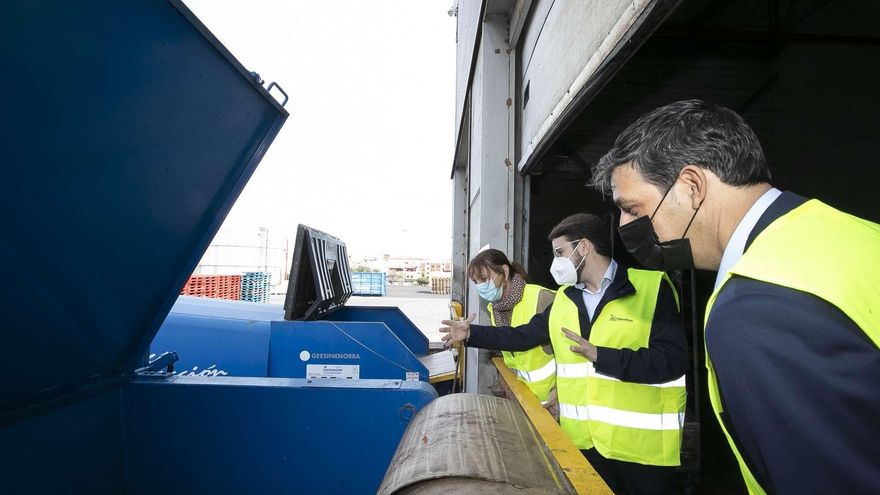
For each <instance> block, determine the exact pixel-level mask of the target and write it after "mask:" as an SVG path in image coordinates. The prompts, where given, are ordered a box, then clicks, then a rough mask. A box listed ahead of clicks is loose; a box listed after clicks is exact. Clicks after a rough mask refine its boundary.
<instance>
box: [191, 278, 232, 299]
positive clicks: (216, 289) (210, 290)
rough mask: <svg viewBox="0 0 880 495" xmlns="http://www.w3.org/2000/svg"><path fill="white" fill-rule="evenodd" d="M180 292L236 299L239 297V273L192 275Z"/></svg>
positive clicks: (198, 295) (197, 295)
mask: <svg viewBox="0 0 880 495" xmlns="http://www.w3.org/2000/svg"><path fill="white" fill-rule="evenodd" d="M180 293H181V294H182V295H184V296H196V297H212V298H214V299H231V300H234V301H237V300H238V299H239V298H240V297H241V275H193V276H191V277H190V278H189V279H188V280H187V281H186V284H184V286H183V288H182V289H181V290H180Z"/></svg>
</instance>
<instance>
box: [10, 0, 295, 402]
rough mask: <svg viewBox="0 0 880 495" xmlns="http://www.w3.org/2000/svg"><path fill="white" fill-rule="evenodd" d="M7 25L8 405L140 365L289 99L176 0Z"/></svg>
mask: <svg viewBox="0 0 880 495" xmlns="http://www.w3.org/2000/svg"><path fill="white" fill-rule="evenodd" d="M0 32H2V33H3V36H2V37H0V60H4V65H6V66H7V67H8V68H9V69H10V71H7V73H6V74H5V75H4V77H3V78H0V108H3V112H2V113H3V118H2V119H0V153H2V154H0V160H2V168H0V171H2V177H0V284H2V285H3V290H2V291H0V294H2V296H0V326H2V339H3V340H2V352H0V370H2V373H0V416H2V415H3V414H7V415H8V414H10V413H15V412H16V411H21V410H22V409H24V408H27V407H28V406H30V405H33V404H35V403H38V402H43V401H46V400H52V399H55V398H58V397H59V396H64V395H69V394H71V393H75V392H76V391H77V390H80V389H83V388H84V387H87V386H88V385H87V384H89V383H95V382H96V381H100V380H101V379H102V378H110V377H113V376H119V375H121V374H125V373H128V372H130V371H131V370H132V369H133V368H134V367H135V366H136V365H137V364H138V363H139V362H140V360H141V358H142V357H143V354H144V353H145V352H146V349H147V347H148V345H149V343H150V341H151V340H152V338H153V336H154V334H155V333H156V331H157V330H158V328H159V326H160V324H161V323H162V321H163V320H164V318H165V315H166V314H167V313H168V311H169V309H170V308H171V305H172V304H173V303H174V301H175V299H176V298H177V294H178V292H179V290H180V288H181V287H182V286H183V284H184V282H185V281H186V279H187V277H188V276H189V274H190V273H192V270H193V268H194V267H195V266H196V264H197V262H198V260H199V258H200V256H201V255H202V253H203V252H204V250H205V249H206V247H207V245H208V243H209V242H210V240H211V239H212V237H213V236H214V234H215V233H216V231H217V229H218V227H219V226H220V223H221V222H222V221H223V219H224V218H225V216H226V214H227V213H228V212H229V209H230V208H231V206H232V204H233V202H234V201H235V199H236V198H237V197H238V195H239V193H240V192H241V190H242V188H243V187H244V185H245V183H246V182H247V181H248V179H249V178H250V176H251V174H252V173H253V171H254V168H255V167H256V165H257V163H258V162H259V161H260V159H261V158H262V157H263V154H264V153H265V152H266V149H267V148H268V146H269V144H270V143H271V141H272V140H273V139H274V137H275V135H276V134H277V133H278V131H279V130H280V128H281V126H282V125H283V123H284V121H285V119H286V118H287V112H286V111H285V110H284V109H283V108H282V107H281V105H279V104H278V102H277V101H275V100H274V99H273V98H272V97H271V96H270V95H269V94H268V93H267V92H266V90H265V89H263V87H262V86H260V85H259V84H257V83H256V82H255V81H254V80H253V78H252V77H251V76H250V75H249V73H248V71H246V70H245V69H244V67H242V66H241V64H239V63H238V62H237V61H236V60H235V59H234V58H233V57H232V56H231V55H230V54H229V53H228V52H227V51H226V50H225V49H224V48H223V46H222V45H221V44H220V43H219V42H218V41H217V40H216V39H215V38H214V37H213V36H212V35H211V34H210V33H209V32H208V31H207V29H206V28H205V27H204V26H203V25H202V24H201V23H199V22H198V20H197V19H195V17H194V16H193V15H192V13H191V12H189V10H188V9H186V7H184V6H183V4H181V3H180V2H178V1H169V2H156V1H153V0H137V1H131V2H115V1H96V2H72V3H64V2H51V3H50V5H48V6H47V5H43V3H42V2H5V3H3V5H2V6H0Z"/></svg>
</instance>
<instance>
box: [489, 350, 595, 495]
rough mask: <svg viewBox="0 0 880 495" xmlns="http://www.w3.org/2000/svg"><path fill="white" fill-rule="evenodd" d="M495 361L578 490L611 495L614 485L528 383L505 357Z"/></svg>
mask: <svg viewBox="0 0 880 495" xmlns="http://www.w3.org/2000/svg"><path fill="white" fill-rule="evenodd" d="M492 362H493V363H495V367H496V368H497V369H498V374H499V375H500V376H501V379H502V380H504V383H505V384H506V385H507V388H508V389H510V391H511V393H513V396H514V398H515V399H516V402H517V403H518V404H519V405H520V406H521V407H522V408H523V411H525V413H526V416H528V417H529V420H530V421H531V422H532V424H533V425H534V426H535V429H536V430H537V431H538V434H539V435H541V439H542V440H543V441H544V444H545V445H546V446H547V450H549V451H550V454H551V455H553V458H554V459H555V460H556V463H557V464H559V467H560V468H561V469H562V471H563V472H564V473H565V475H566V476H567V477H568V481H569V482H570V483H571V485H572V486H573V487H574V489H575V491H576V492H577V493H579V494H582V495H598V494H602V495H612V492H611V489H610V488H608V485H606V484H605V481H603V480H602V477H601V476H599V473H597V472H596V470H595V469H593V466H591V465H590V463H589V462H587V459H586V458H584V456H583V454H581V451H580V450H578V448H577V447H575V446H574V444H573V443H572V442H571V440H570V439H569V438H568V435H566V434H565V432H564V431H562V429H561V428H560V427H559V424H558V423H557V422H556V420H554V419H553V416H551V415H550V413H549V412H547V410H546V409H544V406H542V405H541V402H540V401H539V400H538V398H537V397H535V394H533V393H532V391H531V390H529V387H528V386H526V384H525V383H523V382H521V381H520V380H519V379H518V378H517V377H516V375H514V374H513V371H511V370H510V368H508V367H507V365H505V364H504V360H503V359H502V358H494V359H492Z"/></svg>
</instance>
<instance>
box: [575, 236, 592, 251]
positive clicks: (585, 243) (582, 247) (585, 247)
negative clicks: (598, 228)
mask: <svg viewBox="0 0 880 495" xmlns="http://www.w3.org/2000/svg"><path fill="white" fill-rule="evenodd" d="M592 250H593V243H592V241H590V240H589V239H587V238H586V237H585V238H584V239H583V240H582V241H581V243H580V244H578V253H580V255H581V256H586V255H587V253H589V252H590V251H592Z"/></svg>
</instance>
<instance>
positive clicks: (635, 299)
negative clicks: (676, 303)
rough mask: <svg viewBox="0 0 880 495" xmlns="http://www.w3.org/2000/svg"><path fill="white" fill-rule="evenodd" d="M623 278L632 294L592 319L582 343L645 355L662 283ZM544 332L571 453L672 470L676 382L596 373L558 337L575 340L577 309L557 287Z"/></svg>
mask: <svg viewBox="0 0 880 495" xmlns="http://www.w3.org/2000/svg"><path fill="white" fill-rule="evenodd" d="M627 273H628V275H629V279H630V282H631V283H632V285H633V286H634V287H635V289H636V292H635V294H631V295H628V296H624V297H621V298H619V299H615V300H612V301H609V302H608V303H607V304H605V306H604V307H603V308H602V310H601V311H600V313H599V314H598V315H596V318H595V322H594V323H593V325H592V329H591V330H590V339H589V340H590V342H591V343H592V344H593V345H597V346H603V347H611V348H615V349H640V348H645V347H648V341H649V339H650V336H651V325H652V322H653V319H654V309H655V307H656V304H657V296H658V294H659V292H660V284H661V283H664V280H665V281H666V282H665V283H670V282H669V279H668V278H667V277H666V275H665V274H663V273H661V272H652V271H645V270H635V269H629V270H628V272H627ZM670 286H671V283H670ZM674 290H675V289H674V288H673V291H674ZM549 326H550V339H551V341H552V342H553V350H554V353H555V354H556V369H557V372H556V373H557V376H556V384H557V385H556V387H557V394H558V398H559V404H560V406H559V412H560V425H561V426H562V429H563V430H564V431H565V432H566V433H567V434H568V436H569V437H570V438H571V440H572V441H573V442H574V444H575V446H577V447H578V448H579V449H589V448H592V447H595V448H596V450H598V451H599V453H600V454H602V456H603V457H605V458H608V459H616V460H620V461H626V462H635V463H639V464H649V465H655V466H678V465H680V462H681V461H680V450H681V430H682V425H683V421H684V407H685V401H686V392H685V380H684V377H683V376H682V377H679V378H677V379H675V380H672V381H670V382H668V383H660V384H654V385H649V384H641V383H632V382H625V381H621V380H618V379H615V378H613V377H610V376H607V375H603V374H601V373H597V372H596V369H595V367H594V366H593V363H591V362H589V361H588V360H587V359H586V358H585V357H583V356H581V355H580V354H577V353H575V352H572V351H571V349H570V346H571V343H572V342H571V341H570V340H569V339H568V337H566V336H565V334H564V333H563V332H562V328H563V327H565V328H567V329H569V330H571V331H573V332H575V333H581V331H580V319H579V314H578V309H577V306H576V305H575V303H574V302H573V301H572V300H571V299H570V298H569V297H568V296H567V295H566V294H565V287H562V288H560V290H559V291H557V293H556V298H555V300H554V302H553V309H552V310H551V312H550V323H549Z"/></svg>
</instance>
